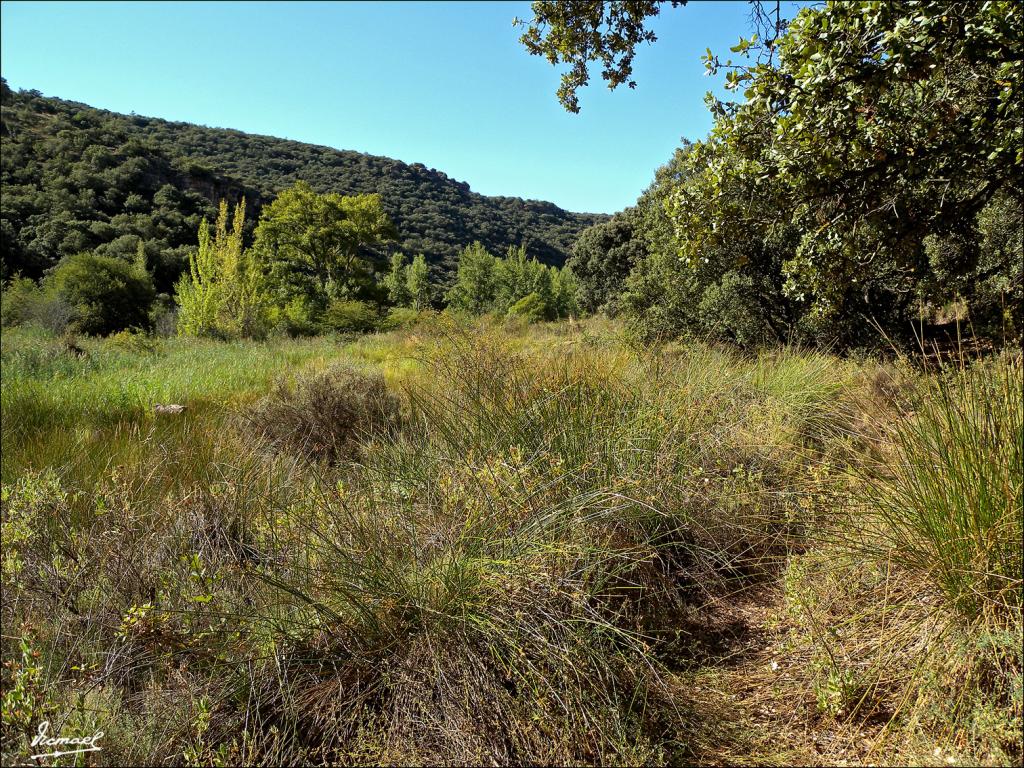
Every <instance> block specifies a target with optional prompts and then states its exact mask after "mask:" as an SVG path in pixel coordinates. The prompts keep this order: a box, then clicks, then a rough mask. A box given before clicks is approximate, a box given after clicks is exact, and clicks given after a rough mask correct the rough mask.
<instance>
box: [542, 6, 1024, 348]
mask: <svg viewBox="0 0 1024 768" xmlns="http://www.w3.org/2000/svg"><path fill="white" fill-rule="evenodd" d="M585 5H586V10H585V11H584V10H582V9H581V7H580V6H579V5H578V4H575V3H569V2H550V3H549V2H544V3H535V4H534V12H535V14H536V15H535V18H534V19H533V21H532V22H531V23H530V25H529V27H528V29H527V31H526V33H525V34H524V37H523V42H524V44H525V45H526V47H527V49H528V50H530V51H531V52H533V53H537V54H540V55H544V56H546V57H548V58H549V60H551V61H552V62H554V63H559V62H561V63H565V64H568V65H569V67H570V69H569V71H568V72H567V73H566V75H565V77H564V78H563V82H562V87H561V89H560V91H559V94H558V95H559V98H560V99H561V101H562V102H563V104H564V105H565V106H566V108H567V109H569V110H571V111H577V110H578V109H579V108H580V105H579V101H578V97H577V91H578V89H579V88H581V87H582V86H584V85H585V84H586V82H587V77H586V72H587V69H586V67H587V65H588V64H590V63H591V62H598V63H599V65H600V66H601V67H602V68H603V71H602V74H603V75H604V76H605V79H606V80H608V82H609V83H610V84H611V85H612V86H614V85H616V84H618V83H623V82H629V79H630V77H631V61H632V54H633V52H634V49H635V47H636V45H637V44H638V43H640V42H644V41H647V42H651V41H653V39H654V36H653V33H650V30H649V29H648V28H647V27H646V26H645V22H646V20H647V19H649V17H651V16H654V15H657V14H658V13H659V12H660V10H661V8H662V6H663V5H664V4H658V3H653V2H651V3H601V2H598V3H588V4H585ZM672 5H673V6H675V5H681V3H672ZM773 9H774V10H773ZM682 12H684V13H685V10H684V11H682ZM754 17H755V19H757V20H758V21H759V30H758V32H757V34H754V35H752V36H751V37H750V38H748V39H742V38H741V39H740V41H739V43H738V44H737V45H736V46H734V47H733V48H732V54H733V57H731V58H727V59H725V60H724V61H723V59H722V58H720V57H719V56H718V55H715V54H713V53H712V52H711V51H708V53H707V56H706V58H705V65H706V67H707V69H708V71H709V73H711V74H714V73H717V72H720V71H724V72H725V73H726V80H725V85H726V88H727V89H728V90H729V91H731V92H732V93H734V94H736V99H735V100H733V101H730V100H720V99H717V98H715V97H714V96H713V95H711V94H709V95H708V97H707V103H708V106H709V108H710V109H711V111H712V113H713V115H714V117H715V124H714V128H713V130H712V131H711V133H710V135H709V136H708V137H707V138H706V139H704V140H702V141H697V142H692V143H686V144H685V145H684V146H683V147H681V148H680V149H679V150H678V151H677V152H676V153H675V155H674V157H673V158H672V159H671V160H670V162H669V163H668V164H666V165H665V166H664V167H663V168H661V169H659V171H658V173H657V175H656V178H655V181H654V183H653V184H652V185H651V187H650V188H649V189H648V190H647V191H646V192H645V193H644V194H643V195H642V196H641V198H640V199H639V201H638V202H637V205H636V206H635V207H633V208H631V209H629V210H627V211H625V212H623V213H622V214H620V215H618V216H617V217H616V218H615V219H613V220H612V221H609V222H605V223H601V224H598V225H596V226H595V227H594V228H592V229H591V230H588V231H587V232H585V233H583V235H581V237H580V238H579V240H578V241H577V243H576V246H575V251H574V256H573V258H572V259H571V260H570V262H569V264H570V266H571V267H572V269H573V271H574V273H575V275H576V277H577V279H578V281H579V284H580V302H581V305H582V307H583V308H584V309H586V310H591V311H593V310H599V309H603V310H606V311H610V312H620V313H624V314H625V315H626V316H628V317H630V318H631V319H632V320H633V324H634V326H635V327H636V328H637V329H638V330H640V331H641V332H642V333H643V334H644V335H647V336H671V335H678V334H680V333H697V334H701V335H706V336H711V337H713V338H720V339H723V340H727V341H731V342H735V343H737V344H740V345H744V346H750V345H758V344H766V343H774V342H778V341H784V340H787V339H793V338H798V339H806V340H811V341H814V342H820V343H827V344H833V345H836V344H837V345H840V346H850V345H858V344H861V343H868V342H870V340H871V339H872V338H875V339H877V338H879V337H880V336H888V337H890V338H892V339H899V338H904V339H908V340H909V337H911V335H912V334H913V333H914V330H913V329H914V328H917V329H918V330H920V328H921V326H922V325H924V324H927V323H938V322H939V321H943V320H948V319H949V318H950V317H959V318H960V319H962V320H964V322H965V323H969V326H970V329H971V330H973V332H974V333H975V334H977V335H980V336H987V337H989V338H991V339H994V340H997V341H1007V342H1008V341H1011V340H1014V339H1018V338H1019V337H1020V334H1021V331H1022V329H1024V323H1022V308H1024V287H1022V269H1024V267H1022V264H1024V249H1022V202H1021V201H1022V176H1021V171H1022V155H1024V150H1022V121H1024V112H1022V106H1021V104H1022V98H1021V97H1022V94H1021V87H1020V86H1021V70H1022V58H1024V57H1022V39H1024V11H1022V9H1021V7H1020V6H1019V5H1018V4H1016V3H1013V2H998V1H997V2H985V3H979V2H932V1H931V0H921V1H920V2H918V1H915V0H897V1H896V2H889V1H886V2H860V3H845V2H829V3H824V4H820V5H814V6H810V7H806V8H803V9H801V10H800V11H799V12H798V13H797V15H796V16H795V17H794V18H793V19H792V20H788V19H785V18H783V17H782V15H781V11H780V10H779V6H778V5H774V4H773V5H767V4H766V5H762V4H759V3H755V4H754ZM965 332H968V330H967V329H966V328H965Z"/></svg>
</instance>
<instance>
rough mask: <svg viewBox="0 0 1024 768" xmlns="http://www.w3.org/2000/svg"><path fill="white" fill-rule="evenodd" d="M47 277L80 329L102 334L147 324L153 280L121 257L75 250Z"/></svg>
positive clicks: (72, 323)
mask: <svg viewBox="0 0 1024 768" xmlns="http://www.w3.org/2000/svg"><path fill="white" fill-rule="evenodd" d="M50 280H51V281H52V282H51V284H52V286H53V290H54V292H55V294H56V296H57V297H59V298H60V299H61V300H63V301H64V302H66V303H67V304H68V305H69V306H70V307H71V312H72V316H71V325H72V326H73V327H74V329H75V330H77V331H79V332H81V333H87V334H94V335H106V334H109V333H115V332H116V331H120V330H124V329H125V328H148V327H149V325H150V317H149V310H150V307H151V306H152V304H153V300H154V299H155V298H156V291H155V290H154V288H153V281H152V279H151V278H150V277H149V275H148V274H143V273H140V272H139V270H138V269H137V268H136V267H135V266H133V265H131V264H129V263H127V262H126V261H123V260H122V259H118V258H112V257H109V256H97V255H96V254H93V253H79V254H76V255H75V256H71V257H69V258H67V259H65V260H64V261H63V262H61V264H60V266H59V267H57V270H56V271H55V272H54V273H53V275H52V277H51V278H50Z"/></svg>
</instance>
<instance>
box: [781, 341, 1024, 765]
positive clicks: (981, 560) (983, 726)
mask: <svg viewBox="0 0 1024 768" xmlns="http://www.w3.org/2000/svg"><path fill="white" fill-rule="evenodd" d="M1021 385H1022V367H1021V358H1020V356H1019V355H1005V356H1003V357H1001V358H996V359H991V360H985V361H979V362H977V363H975V364H973V365H959V366H956V367H951V368H947V369H946V370H943V371H940V372H939V373H938V374H936V375H931V376H919V377H918V379H917V381H916V385H915V386H914V387H913V388H912V389H910V390H909V391H906V392H904V393H903V395H902V396H901V398H900V400H901V403H900V404H901V405H902V407H893V409H892V410H891V411H889V413H888V417H889V423H888V424H887V425H886V426H885V427H884V428H881V429H878V430H876V432H875V434H874V435H872V439H873V442H874V443H875V444H874V445H873V446H872V448H873V450H872V451H870V452H869V453H868V454H866V455H864V458H863V459H862V460H861V461H860V463H858V464H857V465H856V466H855V468H854V469H855V472H854V473H853V475H852V477H851V487H850V488H849V489H848V490H844V491H843V492H842V494H843V495H841V496H837V497H834V498H835V499H836V500H837V501H839V502H840V503H844V504H845V505H846V510H847V511H846V513H845V514H843V515H841V516H839V517H838V519H836V520H834V521H833V524H832V525H829V526H827V527H824V528H823V529H822V531H821V535H822V536H823V539H824V541H823V545H822V546H821V547H820V548H818V549H815V550H814V551H812V552H809V553H808V554H806V555H804V556H802V557H801V558H799V559H797V560H796V561H794V563H793V565H792V567H791V568H790V570H789V573H788V575H787V590H788V598H789V609H790V611H791V614H792V616H793V619H794V620H795V622H796V624H797V625H798V626H800V627H801V628H802V629H801V630H800V632H798V635H802V637H803V640H802V641H798V642H797V643H796V647H797V648H801V647H802V648H803V649H804V651H803V652H806V653H808V654H809V658H808V663H807V666H806V668H805V669H806V671H807V672H808V674H809V676H810V677H809V679H810V682H811V684H812V687H813V690H814V695H815V698H816V703H817V708H818V710H819V711H821V712H823V713H826V714H828V715H831V716H837V717H842V718H853V719H854V720H856V721H859V722H862V723H863V722H866V721H875V722H880V723H882V724H883V726H884V727H883V728H882V729H881V731H880V733H879V739H878V741H877V743H876V747H875V748H876V749H882V748H883V747H887V748H888V749H890V750H897V751H900V752H902V753H903V754H905V755H906V758H905V759H907V760H909V761H911V762H914V761H916V760H922V759H927V758H929V757H933V755H930V753H931V752H932V750H933V748H936V749H938V750H939V751H940V752H941V751H942V750H946V751H947V753H948V752H950V751H951V752H952V754H959V755H961V756H965V755H966V756H967V757H964V758H963V759H967V760H975V761H978V762H983V763H985V764H1015V763H1019V761H1020V759H1021V754H1022V752H1021V743H1020V733H1021V728H1022V725H1024V720H1022V711H1024V707H1022V700H1021V690H1022V682H1021V681H1022V677H1021V674H1022V670H1024V663H1022V662H1024V659H1022V651H1021V645H1022V638H1024V622H1022V618H1021V607H1022V601H1021V596H1022V565H1021V540H1022V511H1024V504H1022V478H1024V460H1022V452H1024V446H1022V441H1024V417H1022V399H1024V396H1022V392H1021ZM844 498H845V499H847V500H846V501H845V502H844V501H843V499H844ZM922 734H929V736H928V737H924V738H923V737H922ZM936 744H938V746H936Z"/></svg>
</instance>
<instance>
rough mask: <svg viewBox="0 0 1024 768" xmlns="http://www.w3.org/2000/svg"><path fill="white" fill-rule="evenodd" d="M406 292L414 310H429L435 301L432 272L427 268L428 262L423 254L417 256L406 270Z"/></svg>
mask: <svg viewBox="0 0 1024 768" xmlns="http://www.w3.org/2000/svg"><path fill="white" fill-rule="evenodd" d="M405 285H406V292H407V294H408V296H409V304H410V306H411V307H412V308H413V309H416V310H421V309H427V308H428V307H429V306H430V302H431V301H432V299H433V290H432V288H431V285H430V271H429V269H428V268H427V260H426V258H424V256H423V254H422V253H418V254H416V257H415V258H414V259H413V260H412V264H409V265H408V266H407V267H406V268H405Z"/></svg>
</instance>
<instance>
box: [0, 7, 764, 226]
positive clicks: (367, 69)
mask: <svg viewBox="0 0 1024 768" xmlns="http://www.w3.org/2000/svg"><path fill="white" fill-rule="evenodd" d="M748 14H749V6H748V5H747V4H746V3H742V2H706V3H701V2H696V3H691V4H690V5H688V6H686V7H683V8H679V9H671V8H668V7H667V8H665V9H664V10H663V11H662V15H661V17H660V18H659V19H657V20H656V21H655V23H654V29H655V31H656V33H657V34H658V37H659V40H658V42H657V43H655V44H654V45H652V46H644V47H643V48H642V49H641V50H640V52H639V54H638V55H637V57H636V60H635V63H634V73H635V79H636V80H637V82H638V87H637V88H636V89H635V90H632V91H631V90H629V89H628V88H625V87H621V88H619V89H617V90H616V91H614V92H610V91H608V90H607V88H606V87H605V86H604V84H603V81H602V80H601V78H600V75H599V74H598V73H596V72H595V74H594V78H593V79H592V83H591V85H590V86H589V87H588V88H587V89H586V90H585V91H584V92H583V93H582V96H581V100H580V103H581V106H582V112H581V113H580V114H578V115H572V114H569V113H567V112H565V111H564V110H563V109H562V107H561V106H560V105H559V104H558V102H557V99H556V98H555V89H556V88H557V86H558V75H559V70H557V69H556V68H554V67H552V66H551V65H549V64H548V63H547V62H546V61H544V60H543V59H541V58H539V57H534V56H529V55H528V54H527V53H526V52H525V50H523V48H522V47H521V46H520V44H519V42H518V36H519V34H520V32H519V31H517V30H516V29H515V28H513V26H512V19H513V18H514V17H516V16H519V17H521V18H527V19H528V18H530V16H531V14H530V7H529V3H521V2H481V3H469V2H466V3H462V2H460V3H433V2H415V3H412V2H410V3H398V2H395V3H383V2H378V3H326V2H324V3H273V2H233V3H198V2H192V3H123V2H116V3H86V2H73V3H36V2H4V3H3V4H2V49H0V70H2V73H3V76H4V77H6V78H7V81H8V84H9V85H10V86H11V87H12V88H15V89H17V88H34V89H37V90H39V91H42V92H43V93H44V94H45V95H48V96H59V97H61V98H65V99H71V100H74V101H81V102H85V103H86V104H91V105H93V106H96V107H101V108H104V109H110V110H114V111H117V112H136V113H138V114H141V115H148V116H153V117H162V118H166V119H169V120H183V121H188V122H194V123H200V124H203V125H209V126H217V127H227V128H236V129H239V130H243V131H248V132H251V133H262V134H269V135H272V136H280V137H285V138H290V139H295V140H298V141H306V142H311V143H314V144H324V145H327V146H331V147H337V148H339V149H352V150H357V151H360V152H368V153H371V154H377V155H386V156H388V157H394V158H398V159H400V160H403V161H405V162H409V163H413V162H421V163H424V164H425V165H427V166H429V167H434V168H437V169H438V170H441V171H444V172H445V173H447V174H448V175H449V176H451V177H453V178H456V179H458V180H460V181H466V182H468V183H469V184H470V186H471V187H472V188H473V189H474V190H475V191H477V192H481V193H483V194H488V195H515V196H519V197H524V198H536V199H542V200H550V201H552V202H554V203H557V204H558V205H560V206H562V207H564V208H567V209H569V210H575V211H594V212H606V213H611V212H614V211H617V210H621V209H622V208H624V207H626V206H628V205H631V204H632V203H633V202H634V201H635V200H636V198H637V196H638V195H639V194H640V192H642V191H643V189H644V188H645V187H646V186H647V185H648V184H649V183H650V181H651V180H652V178H653V175H654V170H655V168H657V166H659V165H661V164H662V163H664V162H665V161H667V160H668V159H669V157H670V156H671V154H672V151H673V149H674V148H675V147H676V146H678V144H679V141H680V138H681V137H687V138H690V139H698V138H701V137H702V136H704V135H705V134H706V133H707V131H708V130H709V128H710V126H711V121H710V118H709V116H708V113H707V110H706V108H705V107H704V104H703V95H704V93H705V91H707V90H708V88H709V87H711V86H712V85H714V83H713V82H712V81H711V80H709V79H708V78H707V77H705V76H704V70H703V66H702V64H701V62H700V56H701V54H702V53H703V52H704V49H705V48H707V47H710V48H711V49H712V50H713V51H716V52H720V53H727V52H728V51H727V48H728V46H730V45H734V44H735V43H736V41H737V40H738V39H739V36H740V35H741V34H742V35H746V34H748V32H749V30H748V22H747V17H748Z"/></svg>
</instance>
